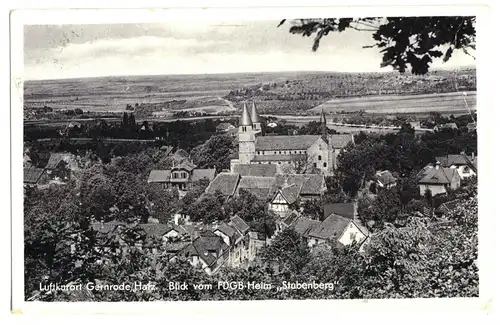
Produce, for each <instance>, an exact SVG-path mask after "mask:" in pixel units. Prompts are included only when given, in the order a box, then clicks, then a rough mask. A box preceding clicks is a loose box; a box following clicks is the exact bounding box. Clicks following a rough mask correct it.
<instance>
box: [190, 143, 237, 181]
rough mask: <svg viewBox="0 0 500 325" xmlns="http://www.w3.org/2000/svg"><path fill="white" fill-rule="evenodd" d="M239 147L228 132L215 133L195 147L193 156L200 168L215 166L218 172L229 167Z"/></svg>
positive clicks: (192, 152)
mask: <svg viewBox="0 0 500 325" xmlns="http://www.w3.org/2000/svg"><path fill="white" fill-rule="evenodd" d="M237 148H238V146H237V142H236V140H235V139H234V138H233V137H231V136H229V135H227V134H220V135H214V136H212V137H211V138H210V139H209V140H208V141H207V142H205V143H204V144H201V145H199V146H197V147H195V148H193V150H192V151H191V157H192V159H193V162H194V163H195V164H197V165H198V167H199V168H214V167H215V169H216V170H217V172H220V171H222V170H228V169H229V167H230V161H231V156H232V155H233V154H234V153H235V152H236V151H237Z"/></svg>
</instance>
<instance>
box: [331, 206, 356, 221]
mask: <svg viewBox="0 0 500 325" xmlns="http://www.w3.org/2000/svg"><path fill="white" fill-rule="evenodd" d="M331 214H336V215H339V216H341V217H344V218H348V219H354V217H355V214H356V210H355V206H354V204H353V203H328V204H325V205H324V207H323V216H324V217H325V218H328V217H329V216H330V215H331Z"/></svg>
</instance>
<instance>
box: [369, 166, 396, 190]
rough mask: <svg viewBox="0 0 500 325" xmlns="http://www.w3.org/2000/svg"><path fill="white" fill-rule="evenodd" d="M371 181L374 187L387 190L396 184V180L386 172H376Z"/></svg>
mask: <svg viewBox="0 0 500 325" xmlns="http://www.w3.org/2000/svg"><path fill="white" fill-rule="evenodd" d="M373 179H374V182H375V186H376V187H378V188H382V189H389V188H391V187H394V186H396V184H397V183H396V182H397V178H396V177H394V176H393V175H392V174H391V172H389V171H388V170H384V171H378V172H376V173H375V176H374V177H373Z"/></svg>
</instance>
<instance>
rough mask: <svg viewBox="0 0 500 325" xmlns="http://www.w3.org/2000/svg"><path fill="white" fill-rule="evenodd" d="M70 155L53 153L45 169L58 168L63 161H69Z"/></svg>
mask: <svg viewBox="0 0 500 325" xmlns="http://www.w3.org/2000/svg"><path fill="white" fill-rule="evenodd" d="M69 156H70V154H67V153H66V154H65V153H53V154H51V155H50V158H49V161H48V162H47V165H46V166H45V169H54V168H57V166H58V165H59V163H60V162H61V161H66V159H68V158H69Z"/></svg>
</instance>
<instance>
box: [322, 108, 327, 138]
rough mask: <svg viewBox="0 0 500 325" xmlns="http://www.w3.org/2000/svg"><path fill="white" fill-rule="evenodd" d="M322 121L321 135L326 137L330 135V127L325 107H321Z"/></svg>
mask: <svg viewBox="0 0 500 325" xmlns="http://www.w3.org/2000/svg"><path fill="white" fill-rule="evenodd" d="M320 123H321V135H322V136H323V137H324V138H325V139H326V138H327V136H328V127H327V126H326V115H325V112H324V111H323V108H321V118H320Z"/></svg>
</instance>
